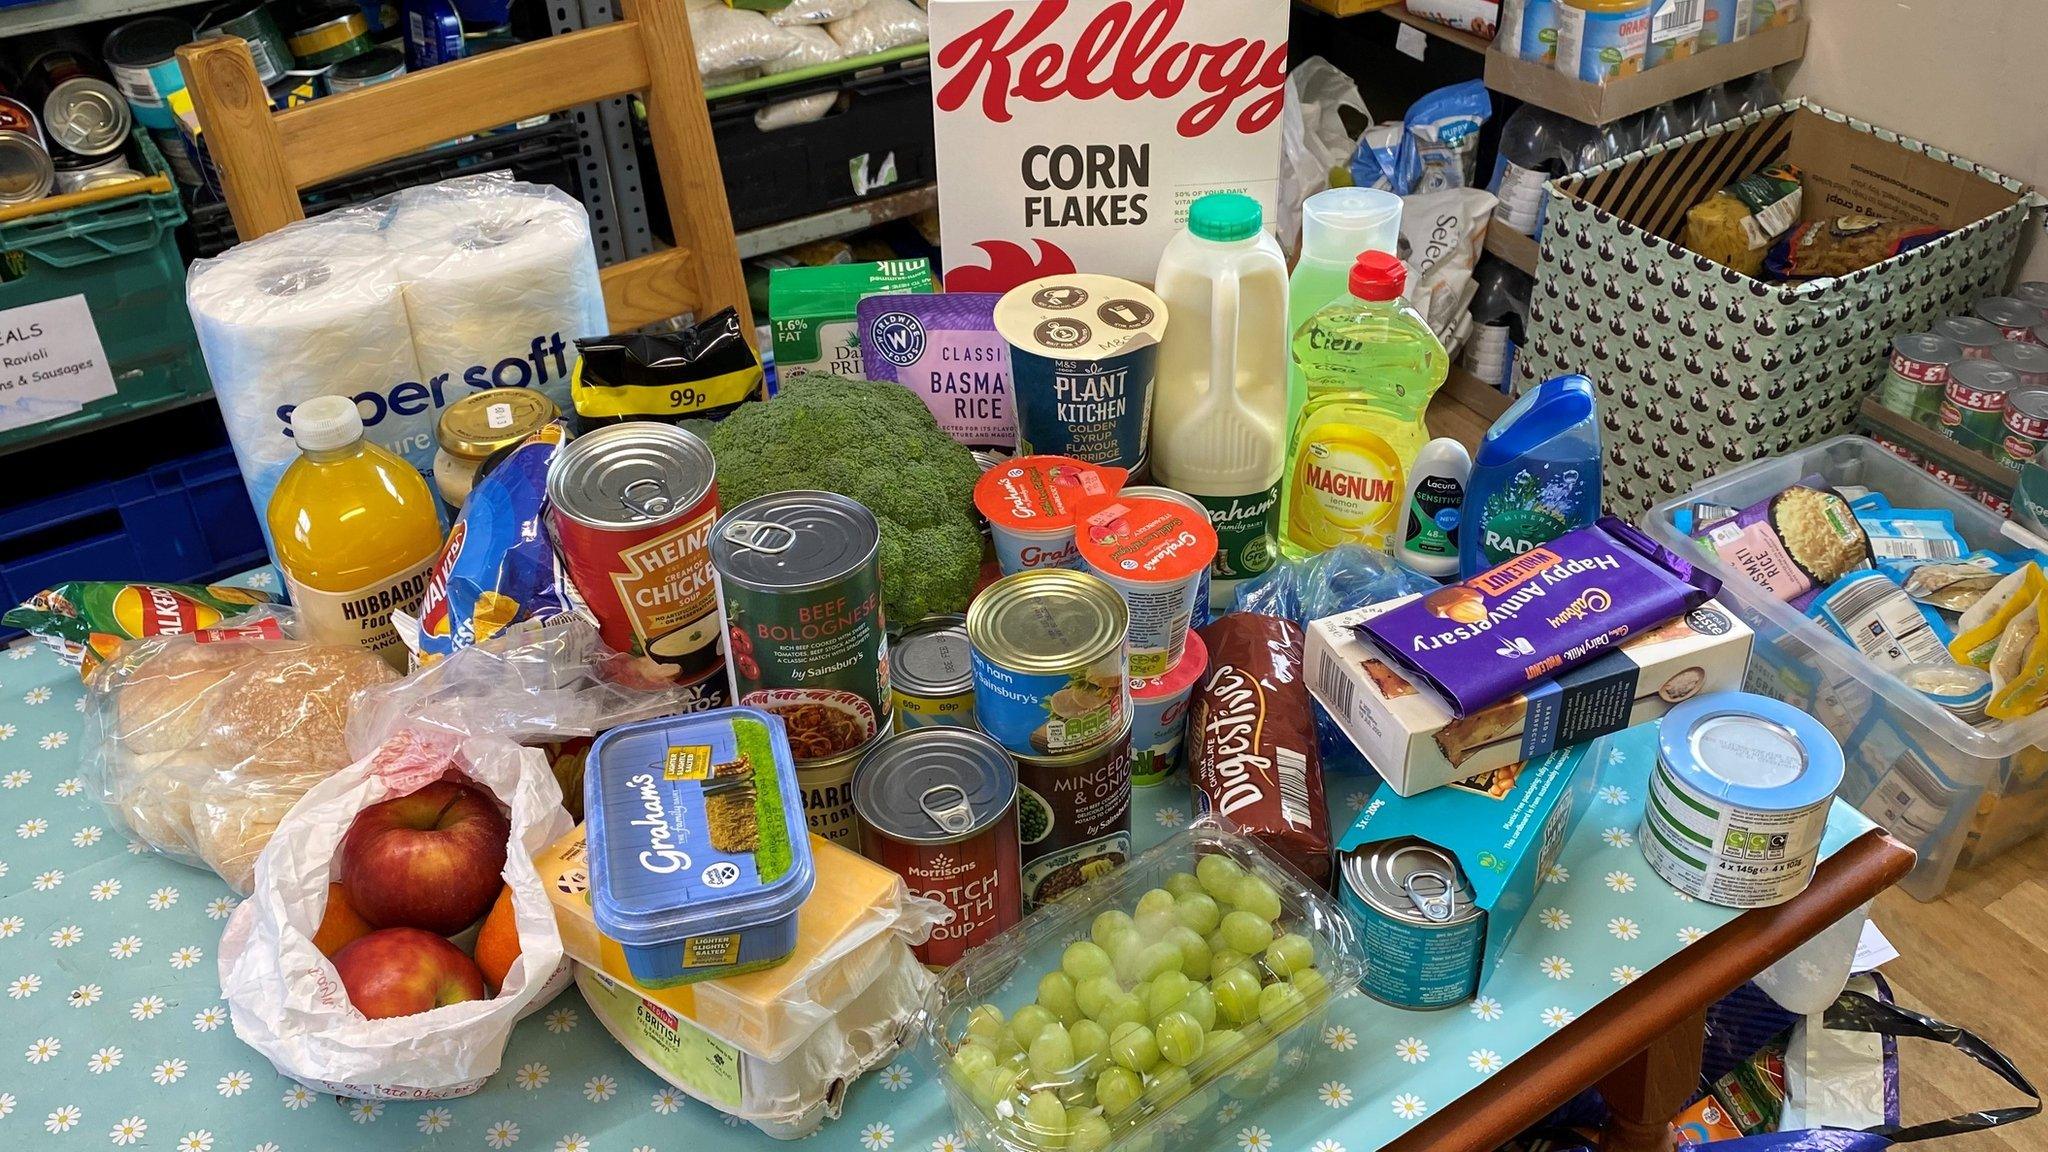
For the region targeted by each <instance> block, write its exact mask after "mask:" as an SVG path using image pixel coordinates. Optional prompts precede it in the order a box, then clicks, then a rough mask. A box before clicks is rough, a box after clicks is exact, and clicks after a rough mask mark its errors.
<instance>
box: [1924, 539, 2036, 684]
mask: <svg viewBox="0 0 2048 1152" xmlns="http://www.w3.org/2000/svg"><path fill="white" fill-rule="evenodd" d="M2044 587H2048V578H2044V577H2043V576H2042V574H2041V566H2040V565H2039V564H2035V563H2033V562H2032V561H2029V562H2028V563H2027V565H2026V566H2025V567H2023V568H2021V569H2019V570H2018V571H2017V572H2014V573H2012V574H2011V575H2009V576H2007V577H2006V578H2005V579H2003V580H2000V581H1999V582H1998V586H1997V587H1995V588H1993V589H1992V590H1991V591H1989V592H1986V593H1985V594H1984V595H1983V597H1982V598H1981V599H1979V600H1978V601H1977V602H1976V603H1975V604H1972V605H1970V608H1969V610H1968V611H1966V612H1964V613H1963V618H1962V620H1961V621H1959V622H1958V623H1957V625H1956V638H1955V639H1954V640H1951V641H1949V645H1948V651H1949V655H1951V656H1953V657H1955V658H1956V661H1957V662H1958V663H1961V664H1973V665H1975V666H1977V667H1979V668H1989V667H1991V659H1992V657H1993V656H1995V655H1996V654H1997V652H1998V646H1999V640H2000V639H2001V638H2002V637H2004V635H2005V630H2006V629H2007V628H2008V627H2010V626H2011V624H2012V622H2013V621H2014V620H2016V619H2018V618H2019V615H2020V613H2021V612H2022V611H2024V610H2025V609H2027V608H2029V607H2031V606H2032V605H2033V603H2034V601H2036V600H2038V599H2040V598H2041V591H2042V589H2043V588H2044Z"/></svg>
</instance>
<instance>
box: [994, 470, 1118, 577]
mask: <svg viewBox="0 0 2048 1152" xmlns="http://www.w3.org/2000/svg"><path fill="white" fill-rule="evenodd" d="M1123 482H1124V470H1123V469H1121V468H1099V467H1097V466H1095V465H1093V464H1088V463H1084V462H1083V461H1080V460H1074V459H1071V458H1069V457H1066V456H1019V457H1017V458H1016V459H1014V460H1007V461H1004V462H1002V463H1000V464H996V465H994V466H992V467H990V468H988V469H986V470H984V471H983V472H982V474H981V479H980V480H978V481H976V482H975V484H974V509H975V511H977V512H979V513H981V518H982V519H983V520H984V521H986V522H987V524H988V530H989V538H990V539H991V540H993V541H994V542H995V546H996V563H997V565H998V566H1000V567H1001V568H1002V570H1003V575H1005V576H1010V575H1014V574H1015V573H1018V572H1026V571H1029V570H1031V569H1033V568H1080V567H1082V563H1081V552H1080V550H1079V549H1078V548H1076V547H1075V546H1074V513H1075V510H1076V509H1077V508H1078V507H1079V506H1080V503H1081V501H1083V500H1086V499H1091V498H1093V497H1097V496H1112V495H1115V494H1116V492H1117V490H1118V489H1120V488H1121V487H1122V486H1123Z"/></svg>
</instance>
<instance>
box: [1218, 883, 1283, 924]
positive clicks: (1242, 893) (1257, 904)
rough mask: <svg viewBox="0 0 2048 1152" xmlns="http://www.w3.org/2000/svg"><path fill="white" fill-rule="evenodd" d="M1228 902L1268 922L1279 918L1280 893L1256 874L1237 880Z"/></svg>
mask: <svg viewBox="0 0 2048 1152" xmlns="http://www.w3.org/2000/svg"><path fill="white" fill-rule="evenodd" d="M1230 902H1231V903H1232V904H1235V905H1237V907H1238V908H1239V909H1241V910H1243V911H1245V912H1249V913H1251V914H1252V915H1254V916H1257V917H1258V918H1259V919H1261V920H1264V921H1265V922H1266V923H1268V924H1271V923H1272V922H1273V921H1275V920H1278V919H1279V918H1280V893H1278V892H1275V891H1274V890H1273V886H1272V885H1271V884H1268V883H1266V882H1265V881H1264V880H1262V879H1260V878H1259V877H1257V876H1246V877H1245V878H1244V879H1243V880H1240V881H1238V884H1237V891H1236V892H1234V893H1232V899H1231V901H1230Z"/></svg>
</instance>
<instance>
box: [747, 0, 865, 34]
mask: <svg viewBox="0 0 2048 1152" xmlns="http://www.w3.org/2000/svg"><path fill="white" fill-rule="evenodd" d="M867 2H868V0H789V3H788V4H785V5H783V6H782V7H780V8H777V9H776V10H775V11H773V12H770V13H769V14H768V19H770V20H772V21H774V22H775V23H776V24H778V25H780V26H781V27H784V28H799V27H804V26H807V25H811V24H830V23H831V22H832V21H834V20H844V19H846V18H847V17H848V16H851V15H853V14H854V13H855V12H858V11H860V10H861V9H862V8H864V7H866V6H867Z"/></svg>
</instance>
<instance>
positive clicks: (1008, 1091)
mask: <svg viewBox="0 0 2048 1152" xmlns="http://www.w3.org/2000/svg"><path fill="white" fill-rule="evenodd" d="M1023 1077H1024V1073H1023V1072H1021V1071H1019V1070H1017V1069H1015V1068H1010V1067H1006V1066H1004V1065H1001V1064H998V1065H996V1066H995V1067H994V1068H991V1069H989V1070H988V1071H986V1072H983V1073H981V1074H980V1075H979V1076H978V1077H976V1078H975V1082H974V1103H975V1104H976V1105H978V1106H979V1107H980V1108H981V1110H982V1111H983V1112H990V1113H993V1112H994V1111H995V1110H996V1106H997V1105H999V1104H1001V1103H1002V1102H1003V1101H1005V1100H1008V1099H1010V1097H1011V1096H1012V1094H1014V1093H1015V1092H1016V1090H1017V1081H1019V1080H1021V1079H1023Z"/></svg>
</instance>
